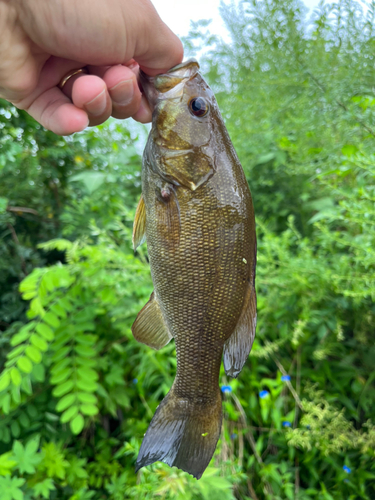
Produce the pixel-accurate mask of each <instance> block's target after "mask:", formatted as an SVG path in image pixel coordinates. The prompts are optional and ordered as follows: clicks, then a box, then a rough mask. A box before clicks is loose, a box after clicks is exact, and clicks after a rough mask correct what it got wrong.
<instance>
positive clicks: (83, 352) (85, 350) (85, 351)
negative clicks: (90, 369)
mask: <svg viewBox="0 0 375 500" xmlns="http://www.w3.org/2000/svg"><path fill="white" fill-rule="evenodd" d="M74 350H75V351H76V353H77V354H79V355H80V356H83V357H84V358H85V357H87V358H93V357H94V356H95V355H96V352H95V350H94V349H93V348H92V347H89V346H84V345H77V346H75V348H74Z"/></svg>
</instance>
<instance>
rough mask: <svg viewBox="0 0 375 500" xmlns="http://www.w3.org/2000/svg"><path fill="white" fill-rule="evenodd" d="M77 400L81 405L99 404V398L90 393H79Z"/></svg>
mask: <svg viewBox="0 0 375 500" xmlns="http://www.w3.org/2000/svg"><path fill="white" fill-rule="evenodd" d="M77 398H78V399H79V401H81V403H87V404H96V403H97V402H98V399H97V397H96V396H94V394H91V393H89V392H77Z"/></svg>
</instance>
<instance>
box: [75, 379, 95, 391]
mask: <svg viewBox="0 0 375 500" xmlns="http://www.w3.org/2000/svg"><path fill="white" fill-rule="evenodd" d="M76 386H77V387H78V389H81V391H85V392H94V391H96V389H97V388H98V384H96V383H95V382H92V381H89V380H81V379H78V380H77V382H76Z"/></svg>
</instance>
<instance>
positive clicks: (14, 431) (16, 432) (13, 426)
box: [10, 420, 21, 438]
mask: <svg viewBox="0 0 375 500" xmlns="http://www.w3.org/2000/svg"><path fill="white" fill-rule="evenodd" d="M10 430H11V431H12V436H13V437H15V438H18V437H19V436H20V433H21V427H20V424H19V423H18V421H17V420H13V422H12V423H11V424H10Z"/></svg>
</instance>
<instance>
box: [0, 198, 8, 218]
mask: <svg viewBox="0 0 375 500" xmlns="http://www.w3.org/2000/svg"><path fill="white" fill-rule="evenodd" d="M7 206H8V198H4V197H3V196H0V214H5V213H6V210H7Z"/></svg>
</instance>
